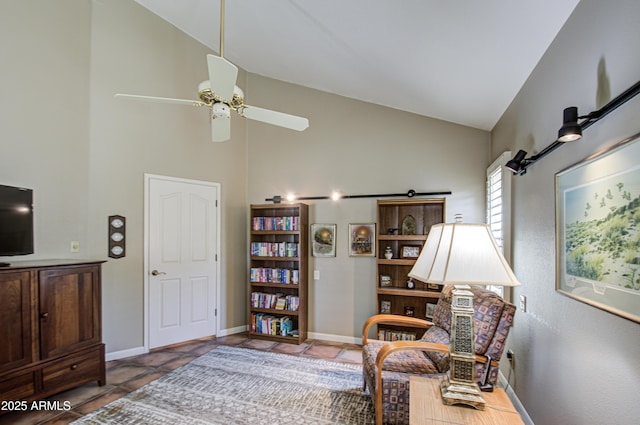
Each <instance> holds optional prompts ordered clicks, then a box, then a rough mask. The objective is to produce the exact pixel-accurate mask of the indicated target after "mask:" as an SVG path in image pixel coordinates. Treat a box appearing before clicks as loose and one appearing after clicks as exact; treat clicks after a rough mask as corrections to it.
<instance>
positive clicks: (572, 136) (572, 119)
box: [505, 81, 640, 176]
mask: <svg viewBox="0 0 640 425" xmlns="http://www.w3.org/2000/svg"><path fill="white" fill-rule="evenodd" d="M638 93H640V81H638V82H637V83H635V84H634V85H633V86H631V87H629V88H628V89H627V90H626V91H624V92H623V93H622V94H620V95H619V96H618V97H616V98H615V99H613V100H612V101H611V102H609V103H607V104H606V105H604V106H603V107H602V108H600V109H598V110H595V111H592V112H590V113H589V115H584V116H578V108H577V107H575V106H570V107H568V108H565V109H564V111H563V119H562V127H561V128H560V130H558V138H557V139H556V141H555V142H553V143H551V144H550V145H549V146H547V147H546V148H544V149H543V150H541V151H540V152H539V153H538V154H536V155H533V156H532V157H530V158H525V157H526V155H527V153H526V152H525V151H523V150H519V151H518V153H517V154H516V156H515V157H514V158H513V159H511V160H510V161H509V162H507V163H506V164H505V167H506V168H508V169H509V170H511V171H513V174H516V175H519V176H521V175H523V174H525V173H526V172H527V168H528V167H529V166H530V165H531V164H534V163H535V162H537V161H539V160H540V159H542V158H543V157H544V156H546V155H548V154H549V153H550V152H552V151H554V150H556V149H557V148H559V147H560V146H562V145H564V144H565V143H566V142H573V141H575V140H578V139H580V138H581V137H582V132H583V131H584V130H585V129H586V128H588V127H590V126H591V125H593V124H595V123H596V122H598V121H599V120H601V119H602V118H604V117H605V116H606V115H608V114H609V113H610V112H612V111H614V110H615V109H617V108H618V107H620V106H622V105H624V104H625V103H626V102H627V101H629V100H631V99H632V98H633V97H635V96H636V95H637V94H638ZM578 120H581V121H580V122H578Z"/></svg>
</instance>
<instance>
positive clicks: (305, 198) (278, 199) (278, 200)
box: [265, 189, 451, 204]
mask: <svg viewBox="0 0 640 425" xmlns="http://www.w3.org/2000/svg"><path fill="white" fill-rule="evenodd" d="M440 195H451V191H447V192H416V191H415V190H413V189H409V190H408V191H407V192H406V193H379V194H375V195H339V194H338V195H336V196H296V197H295V199H293V201H320V200H326V199H334V200H340V199H359V198H388V197H396V196H406V197H407V198H413V197H414V196H440ZM265 201H267V202H273V203H274V204H279V203H281V202H282V201H289V200H288V199H287V198H283V197H282V196H280V195H275V196H273V197H272V198H266V199H265Z"/></svg>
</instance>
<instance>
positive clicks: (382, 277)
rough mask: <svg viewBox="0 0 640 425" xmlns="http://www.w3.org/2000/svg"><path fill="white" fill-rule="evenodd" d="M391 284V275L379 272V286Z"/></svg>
mask: <svg viewBox="0 0 640 425" xmlns="http://www.w3.org/2000/svg"><path fill="white" fill-rule="evenodd" d="M389 286H392V282H391V276H389V275H386V274H381V275H380V287H382V288H386V287H389Z"/></svg>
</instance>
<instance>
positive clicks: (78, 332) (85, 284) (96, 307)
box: [39, 266, 101, 360]
mask: <svg viewBox="0 0 640 425" xmlns="http://www.w3.org/2000/svg"><path fill="white" fill-rule="evenodd" d="M39 286H40V287H39V295H40V310H39V314H40V358H41V359H43V360H44V359H47V358H50V357H54V356H57V355H60V354H66V353H68V352H70V351H72V350H76V349H81V348H84V347H88V346H90V345H92V344H96V343H100V341H101V317H100V298H101V292H100V291H101V290H100V267H99V266H80V267H68V268H64V267H61V268H57V269H51V270H43V271H41V272H40V275H39Z"/></svg>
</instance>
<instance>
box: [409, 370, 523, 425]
mask: <svg viewBox="0 0 640 425" xmlns="http://www.w3.org/2000/svg"><path fill="white" fill-rule="evenodd" d="M409 385H410V388H411V391H410V392H409V394H410V395H409V423H410V424H411V425H444V424H446V425H524V422H522V419H521V418H520V415H519V414H518V412H517V411H516V409H515V408H514V407H513V405H512V404H511V401H510V400H509V398H508V397H507V394H506V393H505V392H504V390H503V389H502V388H495V389H494V390H493V392H491V393H482V395H483V397H484V399H485V400H486V402H487V404H486V407H485V410H476V409H474V408H472V407H467V406H463V405H454V406H447V405H446V404H444V403H443V402H442V395H441V394H440V379H432V378H425V377H421V376H412V377H411V378H410V384H409Z"/></svg>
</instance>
